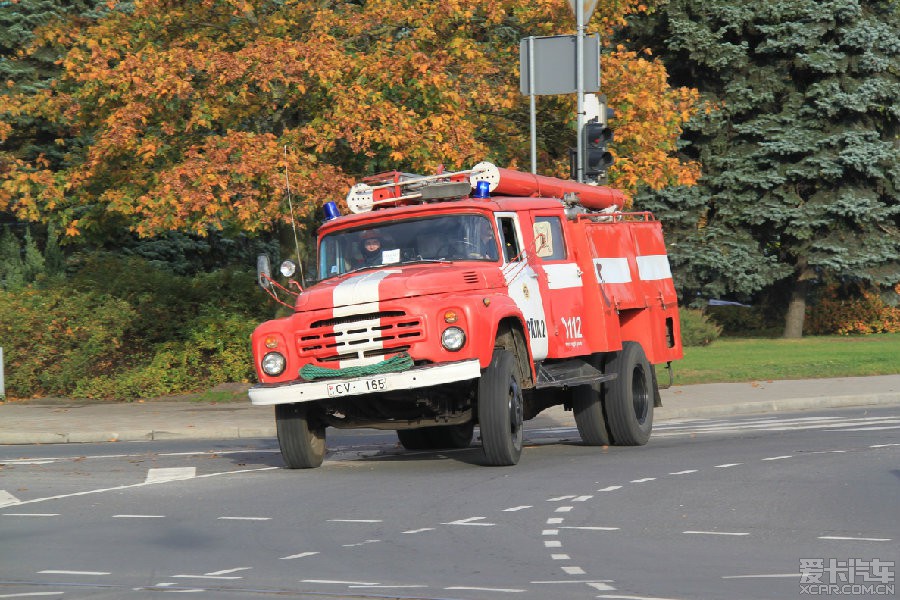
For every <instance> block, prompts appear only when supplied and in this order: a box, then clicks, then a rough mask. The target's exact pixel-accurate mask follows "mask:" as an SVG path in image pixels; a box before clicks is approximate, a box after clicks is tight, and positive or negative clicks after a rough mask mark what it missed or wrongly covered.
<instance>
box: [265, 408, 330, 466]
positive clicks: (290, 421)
mask: <svg viewBox="0 0 900 600" xmlns="http://www.w3.org/2000/svg"><path fill="white" fill-rule="evenodd" d="M275 428H276V430H277V432H278V445H279V447H280V448H281V456H282V457H283V458H284V463H285V465H286V466H287V468H288V469H311V468H313V467H318V466H319V465H321V464H322V460H323V459H324V458H325V424H324V423H322V422H320V421H319V420H318V419H317V418H316V416H315V413H314V410H312V407H309V406H307V405H305V404H278V405H276V406H275Z"/></svg>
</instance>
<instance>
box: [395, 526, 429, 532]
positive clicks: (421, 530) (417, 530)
mask: <svg viewBox="0 0 900 600" xmlns="http://www.w3.org/2000/svg"><path fill="white" fill-rule="evenodd" d="M423 531H434V527H422V528H421V529H410V530H409V531H404V532H402V533H422V532H423Z"/></svg>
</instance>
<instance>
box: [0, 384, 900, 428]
mask: <svg viewBox="0 0 900 600" xmlns="http://www.w3.org/2000/svg"><path fill="white" fill-rule="evenodd" d="M661 394H662V399H663V407H662V408H658V409H656V412H655V417H654V418H655V420H656V421H666V420H672V419H688V418H706V417H719V416H725V415H739V414H756V413H771V412H779V411H794V410H804V409H811V408H837V407H851V406H868V405H897V406H900V375H885V376H879V377H845V378H834V379H813V380H798V381H770V382H752V383H713V384H705V385H685V386H674V387H672V388H671V389H668V390H662V391H661ZM527 426H528V427H574V426H575V421H574V419H573V417H572V413H571V412H566V411H565V410H563V408H562V407H561V406H555V407H553V408H550V409H548V410H546V411H544V412H543V413H541V414H540V415H538V417H537V418H536V419H534V420H533V421H529V423H528V425H527ZM258 437H275V416H274V410H273V408H272V407H254V406H251V405H250V402H249V400H248V401H247V402H246V403H245V402H225V403H209V402H205V403H200V402H189V401H185V402H156V401H148V402H132V403H80V402H75V401H62V402H60V401H57V402H54V403H41V402H39V401H31V402H25V403H19V402H7V403H2V404H0V444H55V443H70V442H115V441H120V442H123V441H136V440H170V439H234V438H258Z"/></svg>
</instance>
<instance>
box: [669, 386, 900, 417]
mask: <svg viewBox="0 0 900 600" xmlns="http://www.w3.org/2000/svg"><path fill="white" fill-rule="evenodd" d="M891 405H900V393H896V392H891V393H881V394H856V395H852V396H826V397H822V398H782V399H779V400H767V401H762V402H736V403H733V404H716V405H712V406H694V407H683V408H678V407H668V406H665V405H664V406H663V407H662V408H658V409H656V412H655V415H654V418H655V419H656V420H659V421H666V420H671V419H691V418H694V419H696V418H704V417H720V416H728V415H751V414H760V413H777V412H790V411H795V410H810V409H815V408H851V407H863V406H891Z"/></svg>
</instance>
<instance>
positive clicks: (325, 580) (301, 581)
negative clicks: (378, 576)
mask: <svg viewBox="0 0 900 600" xmlns="http://www.w3.org/2000/svg"><path fill="white" fill-rule="evenodd" d="M300 583H334V584H337V585H380V584H379V583H377V582H376V583H369V582H367V581H341V580H339V579H301V580H300Z"/></svg>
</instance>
